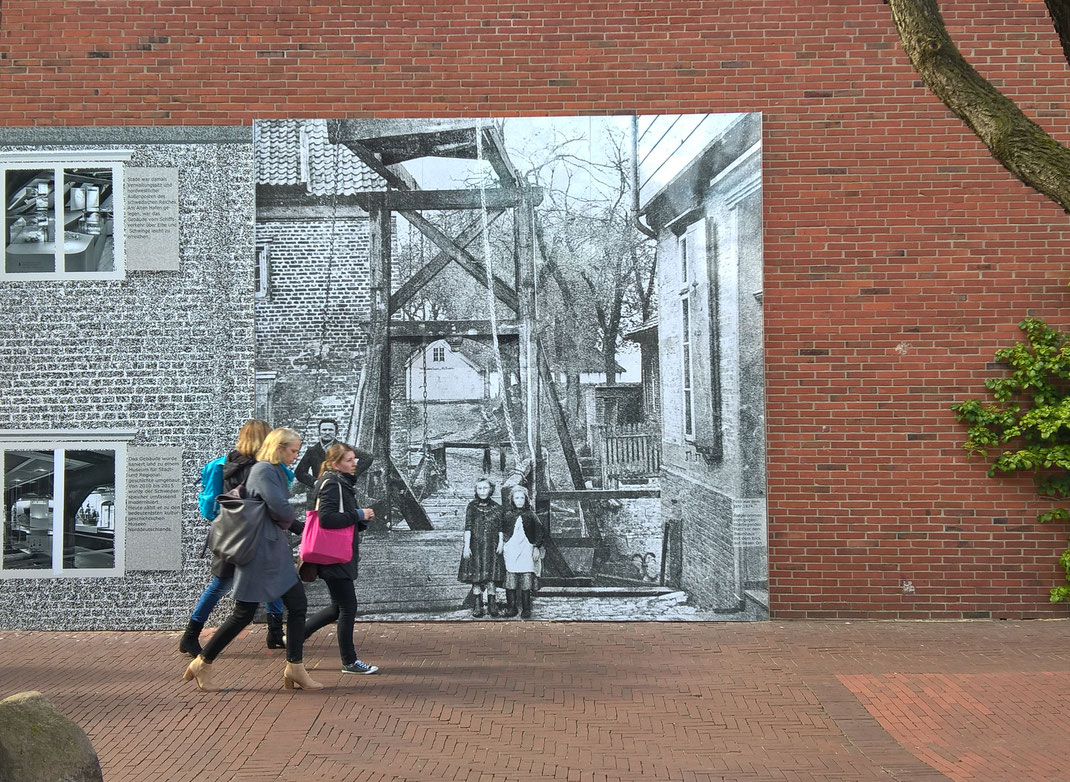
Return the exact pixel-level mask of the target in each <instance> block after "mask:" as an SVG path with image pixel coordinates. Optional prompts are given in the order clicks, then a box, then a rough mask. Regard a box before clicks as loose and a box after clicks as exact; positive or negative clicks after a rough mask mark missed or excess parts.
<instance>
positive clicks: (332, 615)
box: [305, 578, 357, 665]
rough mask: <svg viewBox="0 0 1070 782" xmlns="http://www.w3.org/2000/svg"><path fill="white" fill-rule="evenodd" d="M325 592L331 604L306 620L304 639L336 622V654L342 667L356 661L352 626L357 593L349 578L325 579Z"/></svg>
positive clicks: (355, 615) (354, 618) (354, 617)
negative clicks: (329, 594) (328, 593)
mask: <svg viewBox="0 0 1070 782" xmlns="http://www.w3.org/2000/svg"><path fill="white" fill-rule="evenodd" d="M323 581H324V583H326V584H327V591H328V592H330V593H331V604H330V606H328V607H327V608H324V609H322V610H320V611H317V612H316V613H314V614H313V615H312V616H310V617H309V618H308V624H306V625H305V637H306V638H307V637H308V636H310V635H312V634H313V633H314V632H316V631H317V630H319V629H320V628H321V627H326V626H327V625H329V624H332V623H334V622H338V654H339V656H340V657H341V658H342V665H349V664H350V663H351V662H353V661H354V660H356V659H357V650H356V649H354V648H353V624H354V623H355V621H356V619H357V592H356V590H355V589H354V588H353V580H352V579H350V578H325V579H323Z"/></svg>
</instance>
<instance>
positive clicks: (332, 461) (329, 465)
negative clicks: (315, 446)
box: [320, 443, 356, 476]
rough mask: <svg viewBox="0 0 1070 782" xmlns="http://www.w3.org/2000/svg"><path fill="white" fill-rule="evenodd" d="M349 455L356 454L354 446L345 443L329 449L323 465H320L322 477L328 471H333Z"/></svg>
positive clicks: (336, 444)
mask: <svg viewBox="0 0 1070 782" xmlns="http://www.w3.org/2000/svg"><path fill="white" fill-rule="evenodd" d="M347 453H356V451H355V450H353V448H352V446H349V445H346V444H345V443H335V444H334V445H332V446H331V447H330V448H328V449H327V454H326V455H325V456H324V457H323V464H321V465H320V476H322V475H323V473H325V472H327V470H333V469H334V468H335V465H337V464H338V462H340V461H342V459H344V458H345V455H346V454H347Z"/></svg>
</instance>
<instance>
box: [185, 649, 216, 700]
mask: <svg viewBox="0 0 1070 782" xmlns="http://www.w3.org/2000/svg"><path fill="white" fill-rule="evenodd" d="M182 678H183V679H185V680H186V681H189V680H190V679H196V680H197V688H198V689H201V690H204V691H205V692H215V691H216V690H218V689H219V688H218V687H216V686H215V685H213V684H212V664H211V663H210V662H208V661H207V660H205V659H204V656H203V655H199V656H198V657H197V659H195V660H194V661H193V662H191V663H190V664H189V666H188V667H187V668H186V672H185V673H184V674H182Z"/></svg>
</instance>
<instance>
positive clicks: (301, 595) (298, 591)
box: [201, 581, 308, 663]
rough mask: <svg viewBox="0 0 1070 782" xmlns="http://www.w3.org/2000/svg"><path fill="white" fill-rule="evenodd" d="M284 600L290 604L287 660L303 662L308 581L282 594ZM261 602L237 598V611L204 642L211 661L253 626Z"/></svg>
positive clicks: (235, 603)
mask: <svg viewBox="0 0 1070 782" xmlns="http://www.w3.org/2000/svg"><path fill="white" fill-rule="evenodd" d="M282 604H283V605H284V606H286V660H287V662H291V663H299V662H302V661H303V660H304V656H303V655H304V646H305V613H306V612H307V611H308V600H307V599H306V598H305V587H304V584H302V583H301V582H300V581H298V582H297V583H296V584H294V585H293V586H292V587H290V591H289V592H287V593H286V594H285V595H283V596H282ZM258 605H260V604H259V603H246V602H244V601H242V600H236V601H234V613H232V614H231V615H230V616H229V617H227V621H225V622H224V623H223V626H222V627H220V628H219V629H218V630H216V631H215V635H213V636H212V637H211V639H209V641H208V643H206V644H205V645H204V649H203V651H202V652H201V654H202V655H203V656H204V659H205V660H207V661H208V662H212V661H213V660H215V658H216V657H217V656H218V655H219V653H220V652H221V651H223V650H224V649H225V648H226V647H227V644H229V643H230V642H231V641H233V640H234V639H235V638H237V637H238V633H240V632H241V631H242V630H244V629H245V628H246V627H248V626H249V624H250V622H252V621H253V616H254V615H255V614H256V607H257V606H258Z"/></svg>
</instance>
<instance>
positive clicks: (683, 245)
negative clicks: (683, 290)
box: [676, 231, 690, 283]
mask: <svg viewBox="0 0 1070 782" xmlns="http://www.w3.org/2000/svg"><path fill="white" fill-rule="evenodd" d="M676 241H677V242H678V243H679V246H680V282H681V283H684V282H687V281H688V275H689V274H690V270H689V269H688V257H687V254H688V247H687V245H688V241H689V239H688V234H687V232H686V231H685V232H684V233H683V234H682V235H681V236H680V238H679V239H677V240H676Z"/></svg>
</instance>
